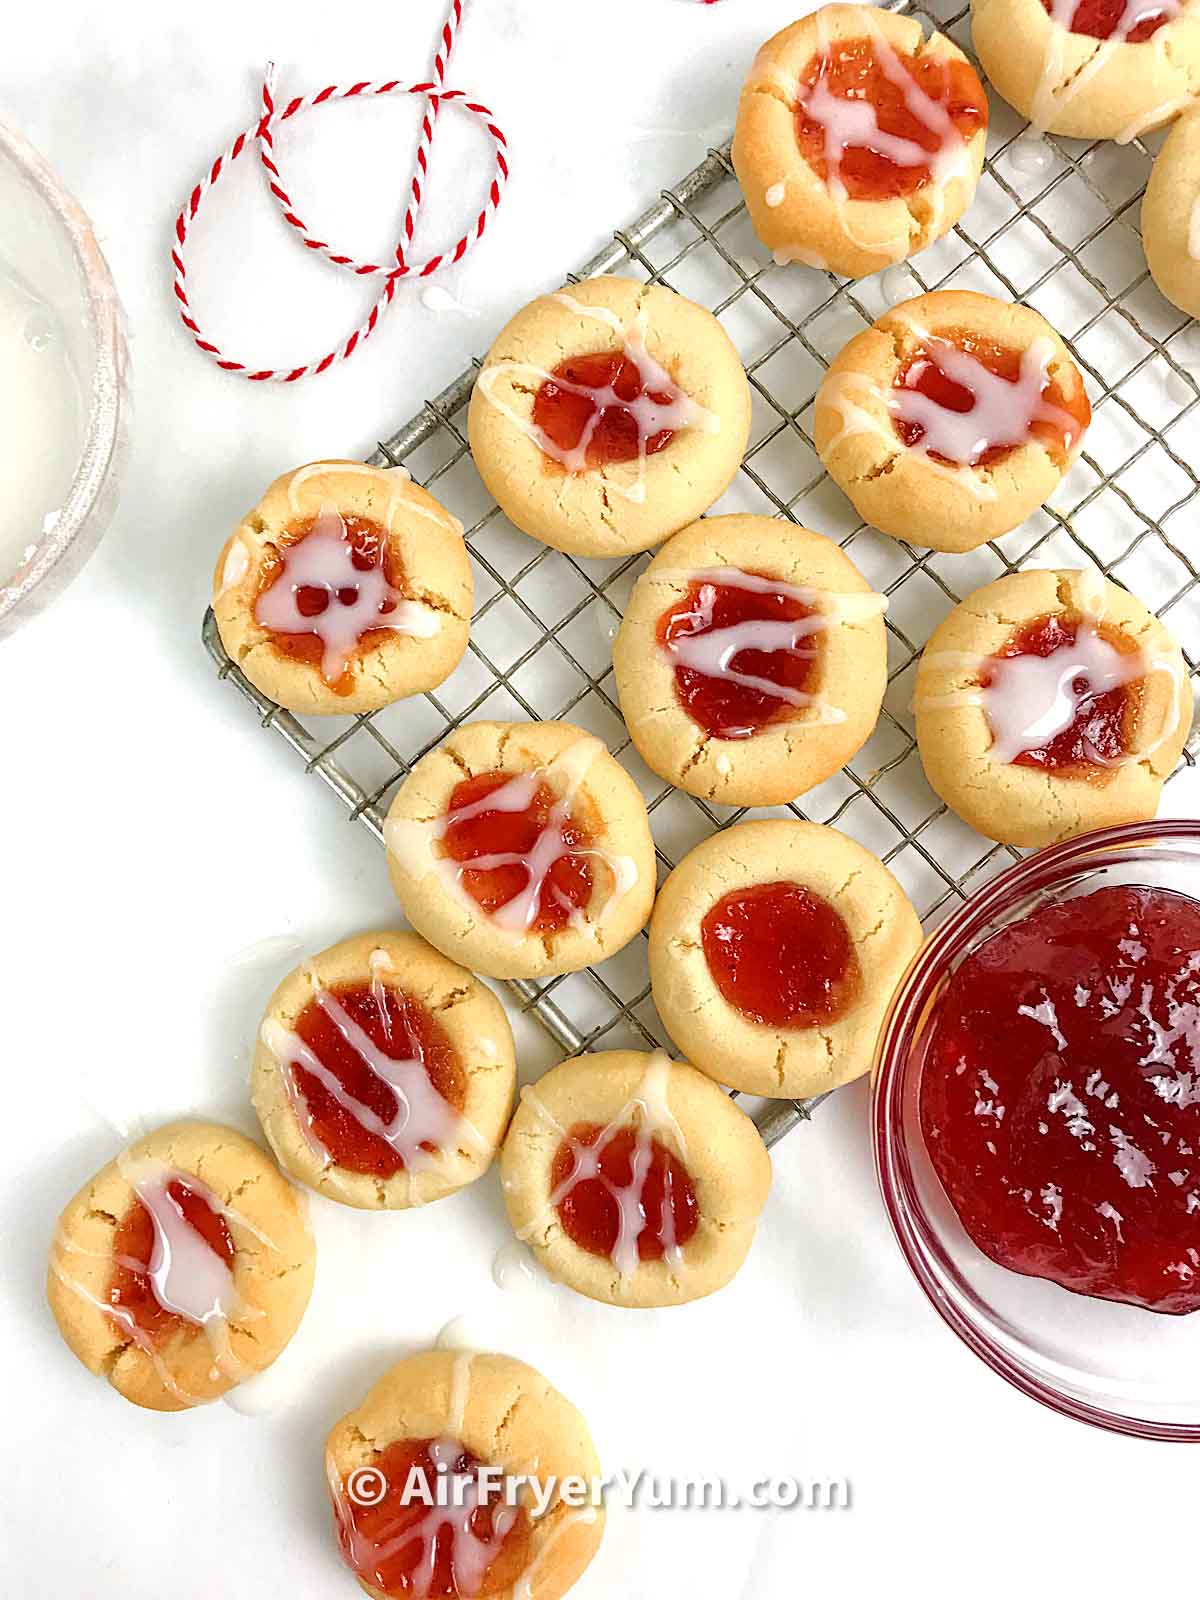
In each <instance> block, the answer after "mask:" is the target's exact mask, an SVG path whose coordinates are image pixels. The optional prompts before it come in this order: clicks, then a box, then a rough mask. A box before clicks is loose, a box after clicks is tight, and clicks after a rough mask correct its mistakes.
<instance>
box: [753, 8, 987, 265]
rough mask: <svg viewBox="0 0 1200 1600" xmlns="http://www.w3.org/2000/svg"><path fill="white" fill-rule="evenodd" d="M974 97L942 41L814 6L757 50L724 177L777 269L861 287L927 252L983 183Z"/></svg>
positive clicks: (966, 74) (957, 57)
mask: <svg viewBox="0 0 1200 1600" xmlns="http://www.w3.org/2000/svg"><path fill="white" fill-rule="evenodd" d="M987 123H988V108H987V96H986V94H985V93H984V89H983V85H982V84H981V83H980V81H979V77H978V74H977V73H976V72H975V69H974V68H973V67H972V66H971V64H970V62H969V61H968V60H967V58H966V56H964V55H963V53H962V51H961V50H960V49H959V48H958V46H957V45H956V44H954V43H952V41H951V40H949V39H948V38H946V36H945V35H944V34H941V33H935V34H933V35H932V37H931V38H928V39H926V38H925V36H924V35H923V33H922V31H921V24H920V23H919V22H918V21H917V20H916V19H915V18H913V17H901V16H896V15H894V14H893V13H892V12H890V11H881V10H876V9H875V8H874V7H871V6H852V5H829V6H822V7H821V9H820V10H819V11H814V12H813V13H812V14H811V15H810V16H807V17H803V18H801V20H800V21H799V22H793V23H792V24H791V25H790V26H789V27H786V28H784V29H783V31H782V32H780V33H777V34H776V35H775V36H774V38H772V39H768V41H767V43H766V44H765V45H763V47H762V49H761V50H760V51H759V52H758V54H757V55H756V56H755V58H754V64H753V66H752V67H751V68H750V75H749V77H748V78H747V79H746V83H745V87H744V88H743V89H742V94H741V99H740V100H739V102H738V113H737V127H736V130H735V132H734V136H733V164H734V168H735V169H736V171H737V175H738V179H739V181H740V183H741V186H742V193H743V195H744V196H745V199H746V206H747V209H748V210H749V212H750V220H751V221H752V223H753V224H754V229H755V232H756V233H757V234H758V237H759V238H760V239H761V240H762V242H763V244H765V245H766V246H767V247H768V249H770V250H773V251H774V253H775V259H776V261H777V262H779V263H780V264H781V265H782V264H783V263H785V262H788V261H799V262H803V263H804V265H806V266H810V267H821V268H825V269H827V270H828V271H830V272H836V273H840V274H841V276H843V277H846V278H865V277H867V276H868V275H869V274H870V273H872V272H878V271H879V270H880V268H881V267H886V266H888V265H889V263H892V262H896V261H903V260H905V259H906V258H907V257H908V256H911V255H914V254H915V253H916V252H917V251H918V250H923V249H925V247H926V245H929V244H932V243H933V241H934V240H935V239H940V238H941V236H942V235H943V234H944V233H946V232H947V231H948V230H949V229H950V228H952V227H953V226H954V224H955V223H956V222H957V221H958V219H959V218H960V217H961V216H962V214H963V212H964V211H965V210H966V208H967V207H968V206H969V205H970V203H971V199H972V197H973V196H974V193H975V187H976V185H977V184H978V182H979V175H980V173H981V171H982V170H983V156H984V146H985V144H986V140H987Z"/></svg>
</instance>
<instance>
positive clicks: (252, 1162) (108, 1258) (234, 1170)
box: [47, 1122, 315, 1411]
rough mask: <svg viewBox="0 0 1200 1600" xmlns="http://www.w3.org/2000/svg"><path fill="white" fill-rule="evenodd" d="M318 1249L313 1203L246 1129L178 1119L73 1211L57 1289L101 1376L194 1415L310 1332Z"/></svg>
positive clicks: (59, 1237) (91, 1186)
mask: <svg viewBox="0 0 1200 1600" xmlns="http://www.w3.org/2000/svg"><path fill="white" fill-rule="evenodd" d="M314 1265H315V1250H314V1246H313V1239H312V1234H311V1232H310V1231H309V1226H308V1212H307V1207H306V1205H305V1203H304V1197H303V1196H302V1195H301V1194H300V1192H299V1190H297V1189H294V1188H293V1187H292V1185H291V1184H290V1183H289V1182H288V1181H287V1179H286V1178H285V1177H284V1176H283V1174H282V1173H281V1172H280V1171H279V1169H278V1168H277V1167H276V1166H275V1163H274V1162H273V1161H272V1160H271V1159H270V1158H269V1156H267V1154H266V1153H265V1151H263V1150H260V1149H259V1147H258V1145H256V1144H254V1143H252V1142H251V1141H250V1140H249V1139H247V1138H246V1137H245V1136H244V1135H243V1134H240V1133H237V1132H235V1131H234V1129H232V1128H225V1127H221V1126H220V1125H218V1124H217V1123H212V1122H173V1123H170V1124H169V1125H168V1126H166V1127H164V1128H159V1129H157V1130H156V1131H155V1132H154V1133H150V1134H147V1135H146V1137H145V1138H143V1139H139V1140H138V1141H137V1142H136V1144H132V1145H130V1147H129V1148H128V1149H127V1150H125V1151H123V1152H122V1154H121V1155H119V1156H117V1158H116V1159H115V1160H113V1161H110V1162H109V1163H108V1165H107V1166H106V1167H103V1168H102V1169H101V1170H100V1171H99V1172H98V1173H97V1174H96V1176H95V1177H94V1178H92V1179H90V1180H89V1181H88V1182H87V1183H85V1184H84V1186H83V1188H82V1189H81V1190H80V1191H79V1193H78V1194H77V1195H76V1196H75V1198H74V1199H73V1200H72V1201H71V1203H70V1204H69V1205H68V1206H67V1208H66V1210H65V1211H64V1212H63V1214H62V1216H61V1217H60V1218H59V1220H58V1228H57V1230H56V1232H55V1235H54V1242H53V1244H52V1245H51V1248H50V1271H49V1275H48V1278H47V1295H48V1298H49V1301H50V1309H51V1311H52V1312H53V1313H54V1319H55V1321H56V1322H57V1323H58V1328H59V1332H60V1333H61V1334H62V1336H63V1338H64V1339H65V1340H66V1342H67V1345H68V1346H69V1347H70V1349H71V1351H72V1353H73V1354H74V1355H76V1356H78V1358H79V1360H80V1361H82V1362H83V1364H84V1366H85V1367H87V1368H88V1370H89V1371H91V1372H94V1373H96V1375H97V1376H98V1377H103V1378H107V1380H108V1382H109V1383H110V1384H111V1385H112V1386H113V1388H114V1389H115V1390H116V1391H117V1393H118V1394H119V1395H122V1396H123V1397H124V1398H125V1399H126V1400H131V1401H132V1402H133V1403H134V1405H139V1406H146V1407H147V1408H148V1409H149V1410H151V1411H184V1410H186V1409H187V1408H188V1407H189V1406H196V1405H203V1404H204V1403H205V1402H206V1401H209V1400H216V1399H218V1398H219V1397H220V1396H221V1395H223V1394H225V1393H227V1392H228V1391H229V1390H230V1389H232V1388H234V1387H235V1385H237V1384H239V1383H241V1382H242V1381H243V1379H246V1378H250V1377H253V1376H254V1374H255V1373H258V1372H261V1371H262V1370H263V1369H264V1368H265V1367H269V1366H270V1364H271V1362H272V1361H274V1360H275V1358H276V1356H278V1355H279V1353H280V1352H281V1351H282V1350H283V1348H284V1346H285V1345H286V1344H287V1342H288V1340H289V1339H290V1338H291V1337H292V1335H293V1333H295V1331H296V1329H297V1327H298V1326H299V1323H300V1319H301V1317H302V1316H303V1315H304V1309H305V1307H306V1306H307V1305H308V1297H309V1294H310V1293H311V1291H312V1283H313V1270H314Z"/></svg>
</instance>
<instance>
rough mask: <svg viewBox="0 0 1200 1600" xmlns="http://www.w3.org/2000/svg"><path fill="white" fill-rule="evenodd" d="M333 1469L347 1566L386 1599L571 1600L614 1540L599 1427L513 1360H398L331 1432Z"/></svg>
mask: <svg viewBox="0 0 1200 1600" xmlns="http://www.w3.org/2000/svg"><path fill="white" fill-rule="evenodd" d="M325 1471H326V1476H327V1478H328V1482H329V1493H330V1498H331V1500H332V1502H333V1513H334V1531H335V1533H336V1535H337V1540H338V1545H339V1547H340V1549H341V1554H342V1559H343V1561H345V1563H346V1565H347V1566H348V1567H349V1568H350V1570H351V1572H353V1573H354V1575H355V1577H356V1578H357V1579H358V1583H359V1587H360V1588H361V1589H362V1590H363V1591H364V1592H365V1593H366V1594H369V1595H371V1596H373V1597H374V1600H413V1597H414V1596H420V1595H442V1596H447V1597H449V1600H456V1597H461V1600H476V1597H478V1596H484V1595H486V1596H489V1597H490V1600H558V1597H559V1596H560V1595H564V1594H566V1592H567V1590H568V1589H569V1588H570V1587H571V1585H572V1584H573V1583H575V1582H576V1581H577V1580H578V1578H579V1576H580V1574H581V1573H582V1572H583V1570H584V1568H585V1567H586V1566H587V1565H588V1563H589V1562H590V1561H591V1559H592V1557H593V1556H594V1555H595V1553H596V1550H597V1549H598V1547H599V1544H600V1537H601V1534H602V1533H603V1532H604V1510H603V1504H602V1501H601V1500H600V1496H599V1490H598V1483H599V1477H600V1464H599V1462H598V1461H597V1459H596V1451H595V1447H594V1446H593V1444H592V1440H591V1435H590V1434H589V1433H588V1428H587V1424H586V1422H585V1421H584V1420H583V1418H582V1417H581V1416H580V1414H579V1412H578V1411H576V1409H575V1407H574V1406H573V1405H572V1404H571V1403H570V1401H569V1400H566V1399H564V1398H563V1396H562V1395H561V1394H559V1392H558V1390H557V1389H553V1388H551V1386H550V1384H549V1383H547V1381H546V1379H545V1378H543V1377H542V1375H541V1374H540V1373H538V1372H535V1371H534V1370H533V1368H532V1367H527V1366H525V1364H524V1363H523V1362H520V1361H514V1360H512V1359H511V1358H510V1357H509V1356H497V1355H476V1354H474V1353H473V1352H471V1351H452V1350H426V1351H424V1352H423V1353H422V1354H420V1355H415V1356H410V1357H409V1359H408V1360H407V1361H401V1362H399V1363H398V1364H397V1365H396V1366H394V1367H392V1368H391V1370H390V1371H389V1372H386V1373H384V1375H383V1377H382V1378H380V1380H379V1382H378V1383H377V1384H376V1385H375V1387H374V1388H373V1389H372V1390H371V1391H370V1393H369V1394H368V1395H367V1397H366V1399H365V1400H364V1401H363V1402H362V1404H361V1405H360V1406H357V1407H356V1408H355V1409H354V1410H353V1411H351V1412H349V1413H348V1414H347V1415H346V1416H344V1417H343V1418H342V1419H341V1421H340V1422H338V1423H337V1424H336V1425H335V1427H334V1428H333V1429H332V1430H331V1432H330V1434H329V1438H328V1439H327V1440H326V1443H325ZM535 1487H536V1490H537V1493H536V1494H535V1492H534V1490H535Z"/></svg>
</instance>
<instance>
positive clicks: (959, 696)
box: [913, 571, 1192, 846]
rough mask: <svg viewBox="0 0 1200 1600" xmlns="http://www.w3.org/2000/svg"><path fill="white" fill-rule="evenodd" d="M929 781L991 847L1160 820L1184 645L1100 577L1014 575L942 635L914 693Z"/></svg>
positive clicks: (990, 587)
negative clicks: (1157, 814)
mask: <svg viewBox="0 0 1200 1600" xmlns="http://www.w3.org/2000/svg"><path fill="white" fill-rule="evenodd" d="M913 707H914V710H915V712H916V723H917V746H918V749H919V751H920V755H921V761H922V763H923V765H924V767H925V775H926V777H927V778H928V779H929V782H930V784H931V785H932V787H933V789H934V790H935V791H936V793H937V794H938V795H939V796H940V797H941V798H942V799H943V800H944V801H945V803H946V804H947V805H948V806H949V807H950V809H951V810H952V811H956V812H957V813H958V815H959V816H960V817H962V819H963V820H964V822H967V823H969V824H970V826H971V827H972V828H975V829H976V830H977V831H978V832H979V833H982V834H984V835H985V836H986V837H987V838H989V839H996V840H999V841H1000V842H1001V843H1003V844H1013V845H1025V846H1040V845H1047V844H1053V843H1055V842H1056V841H1057V840H1059V839H1069V838H1071V837H1073V836H1074V835H1075V834H1078V833H1087V832H1090V831H1091V830H1092V829H1093V828H1105V827H1110V826H1113V825H1115V824H1116V823H1122V822H1140V821H1142V820H1145V819H1148V818H1150V817H1153V816H1154V814H1155V812H1156V811H1157V810H1158V800H1159V794H1160V791H1161V789H1162V785H1163V780H1164V779H1165V778H1166V777H1167V776H1168V775H1169V774H1170V773H1171V771H1172V769H1173V768H1174V766H1175V764H1176V762H1177V761H1178V760H1179V756H1180V752H1181V751H1182V749H1183V746H1184V743H1185V741H1186V739H1187V736H1188V732H1189V730H1190V727H1191V716H1192V687H1191V680H1190V679H1189V677H1188V674H1187V667H1186V664H1185V662H1184V660H1183V656H1182V655H1181V653H1180V650H1179V646H1178V645H1177V644H1176V643H1175V640H1174V639H1173V638H1172V637H1171V635H1170V633H1169V632H1168V631H1167V629H1166V628H1165V627H1164V626H1163V624H1162V623H1161V622H1159V621H1158V619H1157V618H1156V617H1154V616H1152V615H1151V613H1150V612H1149V611H1147V609H1146V607H1145V606H1144V605H1143V604H1142V603H1141V601H1140V600H1138V599H1136V598H1135V597H1134V596H1133V595H1131V594H1129V593H1128V591H1127V590H1125V589H1121V588H1118V586H1117V585H1116V584H1115V583H1112V582H1110V581H1109V580H1107V579H1105V578H1103V577H1101V576H1100V575H1099V574H1098V573H1084V572H1067V571H1061V572H1054V571H1040V572H1016V573H1010V574H1009V575H1008V576H1007V577H1003V578H997V579H996V581H995V582H994V583H988V584H985V585H984V586H983V588H982V589H976V590H975V592H974V594H970V595H968V596H967V598H966V599H965V600H964V601H963V602H962V603H961V604H960V605H957V606H955V608H954V610H953V611H952V612H951V613H950V615H949V616H948V617H946V618H945V619H944V620H943V621H942V623H941V624H940V625H939V626H938V627H937V628H936V629H935V630H934V633H933V636H932V637H931V638H930V640H929V643H928V644H927V645H926V646H925V650H924V653H923V654H922V656H921V661H920V664H919V666H918V669H917V681H916V690H915V693H914V696H913Z"/></svg>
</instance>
